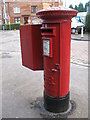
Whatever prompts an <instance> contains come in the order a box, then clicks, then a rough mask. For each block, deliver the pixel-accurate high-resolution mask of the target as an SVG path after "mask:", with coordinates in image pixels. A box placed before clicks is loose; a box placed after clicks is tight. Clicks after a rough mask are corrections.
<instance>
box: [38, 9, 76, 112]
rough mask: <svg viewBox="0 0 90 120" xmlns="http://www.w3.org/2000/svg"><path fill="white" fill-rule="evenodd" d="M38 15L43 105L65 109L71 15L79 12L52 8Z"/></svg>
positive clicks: (67, 103) (62, 110)
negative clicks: (40, 40) (42, 60)
mask: <svg viewBox="0 0 90 120" xmlns="http://www.w3.org/2000/svg"><path fill="white" fill-rule="evenodd" d="M36 15H37V16H38V17H39V18H41V19H42V20H43V24H42V27H41V35H42V42H43V59H44V63H43V64H44V106H45V108H46V109H47V110H48V111H50V112H55V113H58V112H64V111H66V110H67V109H68V108H69V79H70V45H71V18H72V17H74V16H76V15H77V11H75V10H72V9H66V8H63V7H52V8H48V9H44V10H41V11H39V12H37V14H36Z"/></svg>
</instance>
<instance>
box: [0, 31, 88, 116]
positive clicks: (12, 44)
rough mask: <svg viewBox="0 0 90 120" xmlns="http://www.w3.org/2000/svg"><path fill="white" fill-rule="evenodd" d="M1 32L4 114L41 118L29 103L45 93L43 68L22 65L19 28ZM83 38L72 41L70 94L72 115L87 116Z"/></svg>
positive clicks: (0, 50)
mask: <svg viewBox="0 0 90 120" xmlns="http://www.w3.org/2000/svg"><path fill="white" fill-rule="evenodd" d="M0 36H2V40H1V39H0V61H2V63H1V64H0V67H1V68H2V69H1V70H2V71H1V72H2V73H1V75H2V76H1V79H0V85H2V91H1V90H0V91H1V92H0V94H2V117H3V118H42V116H41V115H40V110H39V109H35V108H31V107H30V103H31V102H33V101H35V100H36V99H37V98H38V97H42V96H43V71H38V72H34V71H32V70H29V69H27V68H25V67H23V66H22V64H21V52H20V38H19V31H0ZM83 42H84V43H81V42H78V41H72V42H71V51H72V52H71V59H72V60H71V74H70V91H71V93H70V95H71V99H72V100H74V101H75V102H76V109H75V111H74V112H73V114H71V115H69V116H68V117H69V118H88V67H87V66H88V57H87V55H88V54H87V52H88V42H87V41H83ZM76 45H78V47H77V46H76ZM77 51H78V53H77ZM82 54H83V55H85V56H83V55H82ZM78 63H79V64H78ZM0 100H1V99H0ZM0 103H1V102H0ZM0 106H1V105H0Z"/></svg>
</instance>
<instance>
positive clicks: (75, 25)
mask: <svg viewBox="0 0 90 120" xmlns="http://www.w3.org/2000/svg"><path fill="white" fill-rule="evenodd" d="M82 27H83V31H85V25H84V24H83V23H82V22H79V21H78V20H77V19H76V18H75V17H73V18H72V20H71V33H73V34H75V32H76V30H77V31H78V33H81V29H82Z"/></svg>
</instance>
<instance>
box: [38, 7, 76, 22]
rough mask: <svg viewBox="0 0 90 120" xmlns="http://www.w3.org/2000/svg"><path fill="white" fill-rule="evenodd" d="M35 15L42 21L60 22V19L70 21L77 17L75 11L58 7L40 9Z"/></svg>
mask: <svg viewBox="0 0 90 120" xmlns="http://www.w3.org/2000/svg"><path fill="white" fill-rule="evenodd" d="M36 15H37V17H38V18H41V19H42V20H43V21H60V20H62V19H65V20H66V19H71V18H72V17H74V16H76V15H77V11H76V10H73V9H70V8H65V7H63V6H58V7H48V8H46V9H42V10H40V11H38V12H37V13H36Z"/></svg>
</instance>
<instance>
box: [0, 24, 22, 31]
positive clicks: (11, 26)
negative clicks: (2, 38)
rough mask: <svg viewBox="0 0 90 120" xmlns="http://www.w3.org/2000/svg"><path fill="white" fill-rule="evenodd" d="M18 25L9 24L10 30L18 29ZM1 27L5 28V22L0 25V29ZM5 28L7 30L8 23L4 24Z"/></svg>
mask: <svg viewBox="0 0 90 120" xmlns="http://www.w3.org/2000/svg"><path fill="white" fill-rule="evenodd" d="M19 26H20V24H10V28H11V30H14V29H16V30H19ZM3 28H4V29H5V24H3V25H0V30H1V29H2V30H3ZM6 30H9V24H6Z"/></svg>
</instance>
